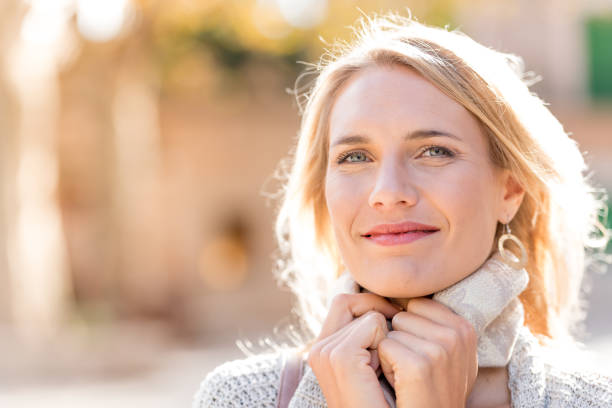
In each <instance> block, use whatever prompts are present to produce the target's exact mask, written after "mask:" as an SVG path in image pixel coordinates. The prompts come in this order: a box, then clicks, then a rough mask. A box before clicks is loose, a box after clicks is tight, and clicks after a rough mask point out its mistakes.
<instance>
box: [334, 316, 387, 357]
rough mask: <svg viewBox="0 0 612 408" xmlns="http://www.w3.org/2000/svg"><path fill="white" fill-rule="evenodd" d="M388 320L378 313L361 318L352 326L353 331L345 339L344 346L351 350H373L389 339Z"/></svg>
mask: <svg viewBox="0 0 612 408" xmlns="http://www.w3.org/2000/svg"><path fill="white" fill-rule="evenodd" d="M387 333H389V329H388V328H387V319H386V317H385V316H384V315H382V314H381V313H378V312H374V311H371V312H368V313H366V314H365V315H363V316H361V317H359V318H358V319H357V320H356V321H355V323H354V324H352V325H351V331H350V332H349V333H348V336H347V337H346V339H345V342H344V344H346V345H347V346H348V347H349V348H361V349H368V348H369V349H373V350H375V349H376V348H378V344H379V343H380V342H381V341H382V340H383V339H384V338H385V337H387Z"/></svg>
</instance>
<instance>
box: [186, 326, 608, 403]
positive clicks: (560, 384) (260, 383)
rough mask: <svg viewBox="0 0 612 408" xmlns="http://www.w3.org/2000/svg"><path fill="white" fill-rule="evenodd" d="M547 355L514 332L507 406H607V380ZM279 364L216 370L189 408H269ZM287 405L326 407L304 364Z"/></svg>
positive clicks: (257, 362)
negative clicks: (572, 367)
mask: <svg viewBox="0 0 612 408" xmlns="http://www.w3.org/2000/svg"><path fill="white" fill-rule="evenodd" d="M548 354H549V353H547V351H546V348H545V347H543V346H541V345H540V344H539V342H538V341H537V339H536V338H535V337H534V336H533V335H532V334H531V332H530V331H529V330H528V329H527V328H526V327H523V328H522V329H521V330H520V333H519V336H518V338H517V342H516V345H515V347H514V350H513V352H512V356H511V358H510V362H509V363H508V376H509V382H508V388H509V389H510V395H511V400H512V407H530V408H531V407H535V408H540V407H541V408H543V407H612V379H611V378H608V377H606V376H603V375H601V374H597V373H594V372H589V371H586V370H576V369H569V368H564V367H562V365H560V364H558V362H559V360H558V359H557V360H555V359H552V358H550V357H549V355H548ZM282 361H283V358H282V353H281V352H277V353H271V354H262V355H257V356H254V357H250V358H247V359H244V360H236V361H232V362H228V363H225V364H223V365H221V366H219V367H217V368H216V369H214V370H213V371H212V372H210V373H209V374H208V375H207V376H206V378H205V379H204V381H203V382H202V383H201V385H200V388H199V390H198V392H197V393H196V395H195V396H194V400H193V405H192V408H204V407H206V408H231V407H270V408H273V407H275V406H276V398H277V395H278V390H279V381H280V374H281V370H282ZM289 407H290V408H324V407H327V404H326V402H325V398H324V396H323V393H322V392H321V389H320V387H319V384H318V382H317V379H316V377H315V376H314V374H313V372H312V370H311V369H310V367H308V365H306V367H305V370H304V376H303V377H302V379H301V381H300V384H299V386H298V388H297V390H296V391H295V394H294V396H293V398H292V400H291V403H290V405H289Z"/></svg>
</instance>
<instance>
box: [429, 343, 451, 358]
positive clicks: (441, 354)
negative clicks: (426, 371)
mask: <svg viewBox="0 0 612 408" xmlns="http://www.w3.org/2000/svg"><path fill="white" fill-rule="evenodd" d="M428 356H429V358H430V359H431V360H432V361H433V362H435V363H441V362H445V361H446V360H447V359H448V354H447V352H446V349H445V348H444V347H442V346H441V345H439V344H436V343H433V344H432V346H431V350H430V351H429V353H428Z"/></svg>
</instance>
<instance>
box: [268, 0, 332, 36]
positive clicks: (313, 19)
mask: <svg viewBox="0 0 612 408" xmlns="http://www.w3.org/2000/svg"><path fill="white" fill-rule="evenodd" d="M276 2H277V4H278V9H279V10H280V12H281V14H282V15H283V18H284V19H285V20H287V22H288V23H289V24H291V25H292V26H294V27H297V28H304V29H308V28H312V27H314V26H316V25H317V24H319V23H321V22H322V21H323V19H324V18H325V16H326V15H327V0H276Z"/></svg>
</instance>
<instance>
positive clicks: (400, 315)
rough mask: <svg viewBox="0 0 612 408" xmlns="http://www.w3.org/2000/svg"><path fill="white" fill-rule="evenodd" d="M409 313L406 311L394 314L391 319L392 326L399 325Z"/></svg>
mask: <svg viewBox="0 0 612 408" xmlns="http://www.w3.org/2000/svg"><path fill="white" fill-rule="evenodd" d="M407 315H408V313H406V312H398V313H396V314H395V316H393V318H392V319H391V326H392V327H393V328H396V327H398V325H399V324H400V322H401V320H402V319H404V318H406V316H407Z"/></svg>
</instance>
